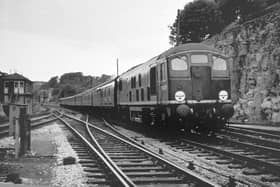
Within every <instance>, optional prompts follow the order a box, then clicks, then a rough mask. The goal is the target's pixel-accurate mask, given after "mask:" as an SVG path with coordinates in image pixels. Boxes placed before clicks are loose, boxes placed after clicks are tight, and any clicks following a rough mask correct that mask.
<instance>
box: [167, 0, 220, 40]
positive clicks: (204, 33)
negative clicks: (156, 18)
mask: <svg viewBox="0 0 280 187" xmlns="http://www.w3.org/2000/svg"><path fill="white" fill-rule="evenodd" d="M223 27H224V22H223V19H222V12H221V11H220V10H219V9H218V6H217V4H216V3H215V2H213V1H207V0H196V1H194V2H191V3H188V4H186V5H185V7H184V9H183V10H182V11H180V13H179V14H178V15H177V18H176V20H175V22H174V23H173V25H172V26H170V27H169V28H170V30H171V32H170V36H169V39H170V43H171V44H176V45H178V44H180V43H188V42H201V41H203V40H205V39H207V38H209V37H211V36H212V35H214V34H217V33H219V32H220V31H221V30H222V28H223ZM178 36H179V37H178Z"/></svg>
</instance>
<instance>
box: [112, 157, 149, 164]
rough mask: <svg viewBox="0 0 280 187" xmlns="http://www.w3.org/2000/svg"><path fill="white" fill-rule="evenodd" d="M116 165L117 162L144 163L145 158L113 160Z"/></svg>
mask: <svg viewBox="0 0 280 187" xmlns="http://www.w3.org/2000/svg"><path fill="white" fill-rule="evenodd" d="M113 160H114V161H115V162H116V163H119V162H146V161H147V158H123V159H120V158H117V159H113Z"/></svg>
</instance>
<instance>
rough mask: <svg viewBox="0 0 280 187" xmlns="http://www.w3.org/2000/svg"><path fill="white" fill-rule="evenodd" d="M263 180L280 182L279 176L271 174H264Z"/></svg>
mask: <svg viewBox="0 0 280 187" xmlns="http://www.w3.org/2000/svg"><path fill="white" fill-rule="evenodd" d="M261 180H262V181H263V182H280V177H279V176H274V175H269V176H263V177H262V178H261Z"/></svg>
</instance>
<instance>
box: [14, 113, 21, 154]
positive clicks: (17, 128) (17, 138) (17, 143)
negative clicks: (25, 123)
mask: <svg viewBox="0 0 280 187" xmlns="http://www.w3.org/2000/svg"><path fill="white" fill-rule="evenodd" d="M19 155H20V126H19V120H18V118H15V157H16V159H18V158H19Z"/></svg>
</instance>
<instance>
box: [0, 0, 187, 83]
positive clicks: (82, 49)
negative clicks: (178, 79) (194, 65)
mask: <svg viewBox="0 0 280 187" xmlns="http://www.w3.org/2000/svg"><path fill="white" fill-rule="evenodd" d="M191 1H192V0H0V71H2V72H6V73H15V72H17V73H20V74H22V75H24V76H25V77H27V78H29V79H30V80H32V81H48V80H49V79H50V78H51V77H53V76H61V75H62V74H64V73H69V72H82V73H83V74H84V75H91V76H100V75H102V74H107V75H116V59H117V58H118V59H119V72H120V73H122V72H124V71H126V70H128V69H129V68H131V67H132V66H135V65H137V64H139V63H143V62H145V61H147V60H149V59H150V58H152V57H154V56H156V55H158V54H160V53H161V52H163V51H165V50H167V49H169V48H170V47H172V46H171V45H170V44H169V38H168V36H169V34H170V30H169V28H168V26H169V25H172V23H173V22H174V20H175V18H176V14H177V9H183V8H184V5H185V4H187V3H188V2H191Z"/></svg>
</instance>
